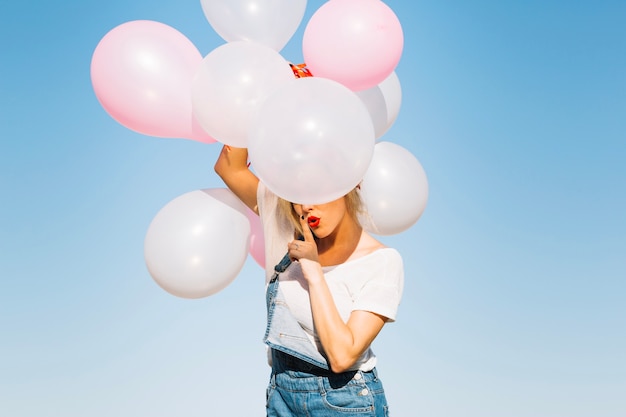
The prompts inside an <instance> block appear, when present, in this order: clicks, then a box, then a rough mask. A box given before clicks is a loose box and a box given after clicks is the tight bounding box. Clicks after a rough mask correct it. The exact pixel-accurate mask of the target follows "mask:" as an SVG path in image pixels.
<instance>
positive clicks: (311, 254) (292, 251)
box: [287, 215, 324, 282]
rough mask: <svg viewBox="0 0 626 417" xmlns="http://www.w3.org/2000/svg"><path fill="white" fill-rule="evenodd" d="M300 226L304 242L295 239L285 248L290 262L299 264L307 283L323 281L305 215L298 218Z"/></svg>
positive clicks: (314, 243) (317, 255) (313, 239)
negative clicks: (293, 261)
mask: <svg viewBox="0 0 626 417" xmlns="http://www.w3.org/2000/svg"><path fill="white" fill-rule="evenodd" d="M300 224H301V225H302V237H303V238H304V240H297V239H296V240H293V241H291V242H290V243H289V245H288V247H287V249H288V250H289V256H290V257H291V259H292V260H296V261H298V262H300V265H301V267H302V273H303V274H304V278H305V279H306V280H307V281H308V282H311V280H323V279H324V273H323V272H322V267H321V265H320V263H319V254H318V252H317V243H316V242H315V238H314V237H313V232H311V229H310V228H309V223H308V220H307V218H306V216H305V215H302V216H300Z"/></svg>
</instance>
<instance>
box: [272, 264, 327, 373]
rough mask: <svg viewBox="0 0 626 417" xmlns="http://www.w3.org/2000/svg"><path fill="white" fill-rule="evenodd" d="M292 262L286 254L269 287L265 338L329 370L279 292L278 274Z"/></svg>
mask: <svg viewBox="0 0 626 417" xmlns="http://www.w3.org/2000/svg"><path fill="white" fill-rule="evenodd" d="M290 264H291V260H290V259H289V256H288V255H285V257H284V258H283V259H282V261H280V263H279V264H278V265H276V266H275V267H274V270H275V271H276V272H275V273H274V275H273V276H272V279H271V280H270V282H269V284H268V286H267V291H266V303H267V328H266V330H265V337H264V338H263V341H264V342H265V343H266V344H267V345H268V346H269V347H271V348H272V349H276V350H280V351H283V352H285V353H288V354H290V355H292V356H295V357H297V358H299V359H302V360H304V361H306V362H309V363H311V364H313V365H315V366H317V367H319V368H324V369H329V366H328V362H327V360H326V358H325V357H324V356H323V355H322V354H321V353H320V352H319V350H318V349H317V346H315V345H314V344H313V343H312V342H311V340H310V339H309V337H308V336H307V334H306V332H305V331H304V330H303V329H302V327H301V326H300V324H299V323H298V321H297V320H296V319H295V318H294V317H293V315H292V314H291V312H290V311H289V307H288V306H287V303H286V302H285V299H284V297H283V295H282V293H281V292H280V291H279V280H278V275H279V274H280V273H281V272H284V271H285V269H287V267H288V266H289V265H290Z"/></svg>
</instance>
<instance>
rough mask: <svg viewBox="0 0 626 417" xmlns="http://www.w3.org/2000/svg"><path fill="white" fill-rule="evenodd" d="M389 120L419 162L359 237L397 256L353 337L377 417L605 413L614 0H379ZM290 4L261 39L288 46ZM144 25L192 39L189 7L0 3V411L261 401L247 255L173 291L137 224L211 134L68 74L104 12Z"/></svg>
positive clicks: (186, 411)
mask: <svg viewBox="0 0 626 417" xmlns="http://www.w3.org/2000/svg"><path fill="white" fill-rule="evenodd" d="M386 3H387V4H388V5H389V6H390V7H391V8H392V9H393V10H394V11H395V12H396V14H397V15H398V17H399V18H400V21H401V23H402V27H403V30H404V34H405V46H404V52H403V56H402V59H401V62H400V64H399V66H398V68H397V69H396V73H397V74H398V77H399V79H400V82H401V84H402V93H403V102H402V108H401V111H400V115H399V117H398V119H397V121H396V123H395V124H394V126H393V127H392V129H391V130H390V131H389V132H388V133H387V134H386V135H385V137H384V139H385V140H389V141H393V142H396V143H398V144H400V145H402V146H404V147H405V148H407V149H408V150H410V151H411V152H412V153H413V154H414V155H415V156H416V157H417V158H418V159H419V160H420V162H421V163H422V165H423V167H424V169H425V170H426V173H427V174H428V177H429V184H430V197H429V202H428V206H427V208H426V212H425V213H424V215H423V216H422V218H421V219H420V220H419V222H418V223H417V224H416V225H415V226H414V227H412V228H411V229H409V230H408V231H406V232H404V233H401V234H399V235H394V236H387V237H382V238H381V239H382V240H383V241H384V242H385V243H387V244H389V245H391V246H394V247H396V248H397V249H398V250H399V251H400V252H401V253H402V254H403V256H404V258H405V263H406V288H405V293H404V299H403V304H402V305H401V309H400V314H399V317H398V321H397V322H396V323H394V324H392V325H389V326H387V327H386V328H385V329H384V330H383V332H382V334H381V336H380V337H379V339H378V340H377V342H376V345H375V350H376V352H377V353H378V355H379V356H380V362H379V370H380V373H381V376H382V377H383V378H384V382H385V384H386V389H387V395H388V398H389V401H390V403H391V412H392V415H393V416H395V417H412V416H420V417H597V416H601V417H618V416H619V417H621V416H624V415H625V414H626V396H624V393H625V392H626V332H625V331H624V330H625V328H626V25H625V24H624V22H626V3H625V2H623V1H617V0H614V1H611V0H595V1H577V2H573V1H558V0H554V1H541V2H539V1H532V0H531V1H509V2H502V1H494V0H480V1H455V0H448V1H446V0H438V1H401V0H388V1H387V2H386ZM322 4H323V2H322V1H320V0H313V1H309V2H308V5H307V13H306V16H305V19H304V20H303V24H302V27H301V28H300V30H299V31H298V32H297V33H296V34H295V35H294V37H293V38H292V40H291V41H290V43H289V44H288V45H287V47H286V48H285V49H284V50H283V51H282V52H281V53H282V54H283V56H284V57H285V58H286V59H287V60H289V61H291V62H301V60H302V55H301V39H302V30H303V27H304V25H305V24H306V21H307V20H308V18H309V17H310V16H311V15H312V13H313V12H314V11H315V10H317V9H318V8H319V7H320V6H321V5H322ZM137 19H148V20H156V21H159V22H162V23H166V24H168V25H171V26H173V27H175V28H176V29H178V30H179V31H181V32H182V33H183V34H185V35H186V36H187V37H188V38H189V39H190V40H191V41H192V42H193V43H194V44H195V45H196V46H197V47H198V49H199V50H200V51H201V52H202V54H203V55H206V54H207V53H209V52H210V51H211V50H213V49H214V48H216V47H217V46H219V45H220V44H222V42H223V41H222V40H221V38H219V37H218V35H217V34H216V33H215V32H214V31H213V29H212V28H211V26H210V25H209V24H208V22H207V21H206V19H205V17H204V15H203V13H202V9H201V6H200V1H199V0H197V1H173V0H168V1H166V0H152V1H144V0H134V1H126V0H124V1H121V0H110V1H101V2H95V1H86V0H81V1H78V0H67V1H64V2H42V1H39V2H18V1H4V2H2V3H1V4H0V51H2V55H1V58H0V59H1V65H0V138H1V142H0V143H1V144H0V190H1V204H0V416H3V417H4V416H6V417H52V416H59V417H84V416H89V417H100V416H102V417H105V416H106V417H109V416H116V417H125V416H128V417H136V416H151V417H165V416H207V415H208V416H246V417H248V416H258V415H263V414H264V390H265V384H266V381H267V377H268V374H269V368H268V367H267V365H266V363H265V362H264V360H265V357H264V355H265V353H264V348H263V345H262V343H261V337H262V332H263V329H264V314H265V313H264V305H263V294H262V293H263V273H262V270H261V268H260V267H259V266H258V265H257V264H256V263H255V262H254V260H253V259H252V258H250V259H249V260H248V261H247V263H246V265H245V266H244V269H243V270H242V272H241V274H240V276H239V277H238V278H237V279H236V280H235V281H234V282H233V283H232V284H231V285H230V286H229V287H227V288H226V289H225V290H223V291H222V292H220V293H218V294H216V295H214V296H212V297H209V298H204V299H200V300H186V299H179V298H176V297H174V296H172V295H170V294H168V293H166V292H165V291H163V290H161V289H160V288H159V287H158V286H157V285H156V284H155V283H154V281H153V280H152V278H151V277H150V275H149V274H148V272H147V270H146V267H145V264H144V259H143V239H144V236H145V233H146V230H147V227H148V225H149V223H150V221H151V220H152V218H153V217H154V216H155V215H156V213H157V212H158V211H159V210H160V209H161V208H162V207H163V206H164V205H165V204H166V203H167V202H168V201H170V200H172V199H173V198H175V197H177V196H179V195H182V194H184V193H186V192H188V191H193V190H196V189H201V188H211V187H221V186H222V184H221V182H220V181H219V179H218V178H217V177H216V175H215V174H214V172H213V169H212V166H213V162H214V160H215V158H216V156H217V154H218V152H219V145H205V144H201V143H198V142H193V141H189V140H183V139H157V138H153V137H148V136H143V135H140V134H137V133H134V132H132V131H130V130H129V129H127V128H125V127H123V126H121V125H119V124H118V123H117V122H115V121H114V120H113V119H112V118H111V117H110V116H109V115H108V114H107V113H106V112H105V111H104V110H103V108H102V107H101V106H100V104H99V103H98V101H97V99H96V97H95V95H94V93H93V89H92V86H91V80H90V75H89V67H90V60H91V55H92V53H93V51H94V49H95V47H96V45H97V43H98V42H99V41H100V39H101V38H102V37H103V36H104V35H105V34H106V33H107V32H108V31H109V30H111V29H112V28H113V27H115V26H117V25H119V24H121V23H123V22H126V21H129V20H137Z"/></svg>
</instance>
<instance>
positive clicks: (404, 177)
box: [361, 142, 428, 235]
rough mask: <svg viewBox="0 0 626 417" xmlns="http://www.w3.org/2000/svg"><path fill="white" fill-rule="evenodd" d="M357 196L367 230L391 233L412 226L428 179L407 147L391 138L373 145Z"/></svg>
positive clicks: (423, 205)
mask: <svg viewBox="0 0 626 417" xmlns="http://www.w3.org/2000/svg"><path fill="white" fill-rule="evenodd" d="M361 198H362V199H363V202H364V204H365V207H366V209H367V214H368V216H367V217H369V218H365V219H363V226H364V228H365V229H366V230H368V231H369V232H371V233H375V234H379V235H393V234H398V233H400V232H403V231H405V230H406V229H408V228H410V227H411V226H413V225H414V224H415V223H416V222H417V221H418V220H419V218H420V217H421V215H422V214H423V212H424V209H425V208H426V203H427V201H428V179H427V178H426V173H425V172H424V169H423V168H422V165H421V164H420V162H419V161H418V160H417V158H416V157H415V156H413V154H412V153H411V152H409V151H408V150H407V149H405V148H403V147H402V146H400V145H397V144H395V143H391V142H379V143H377V144H376V146H375V147H374V156H373V157H372V162H371V164H370V166H369V168H368V170H367V173H366V174H365V176H364V177H363V182H362V183H361Z"/></svg>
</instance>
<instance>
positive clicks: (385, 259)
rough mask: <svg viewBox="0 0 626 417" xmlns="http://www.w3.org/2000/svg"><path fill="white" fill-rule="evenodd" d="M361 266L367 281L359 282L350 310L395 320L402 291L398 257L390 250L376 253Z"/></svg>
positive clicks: (395, 251) (402, 266) (401, 267)
mask: <svg viewBox="0 0 626 417" xmlns="http://www.w3.org/2000/svg"><path fill="white" fill-rule="evenodd" d="M378 252H379V253H378V254H377V256H375V257H372V258H371V260H370V262H368V264H367V265H365V266H366V267H367V269H368V275H369V278H368V279H367V280H366V281H365V282H363V286H362V287H361V289H360V291H359V292H358V294H355V300H354V303H353V306H352V310H365V311H370V312H372V313H376V314H379V315H381V316H383V317H386V318H387V321H389V322H393V321H395V320H396V316H397V313H398V307H399V305H400V301H401V299H402V292H403V289H404V265H403V262H402V257H401V256H400V253H399V252H398V251H397V250H395V249H392V248H385V249H382V250H379V251H378Z"/></svg>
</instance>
